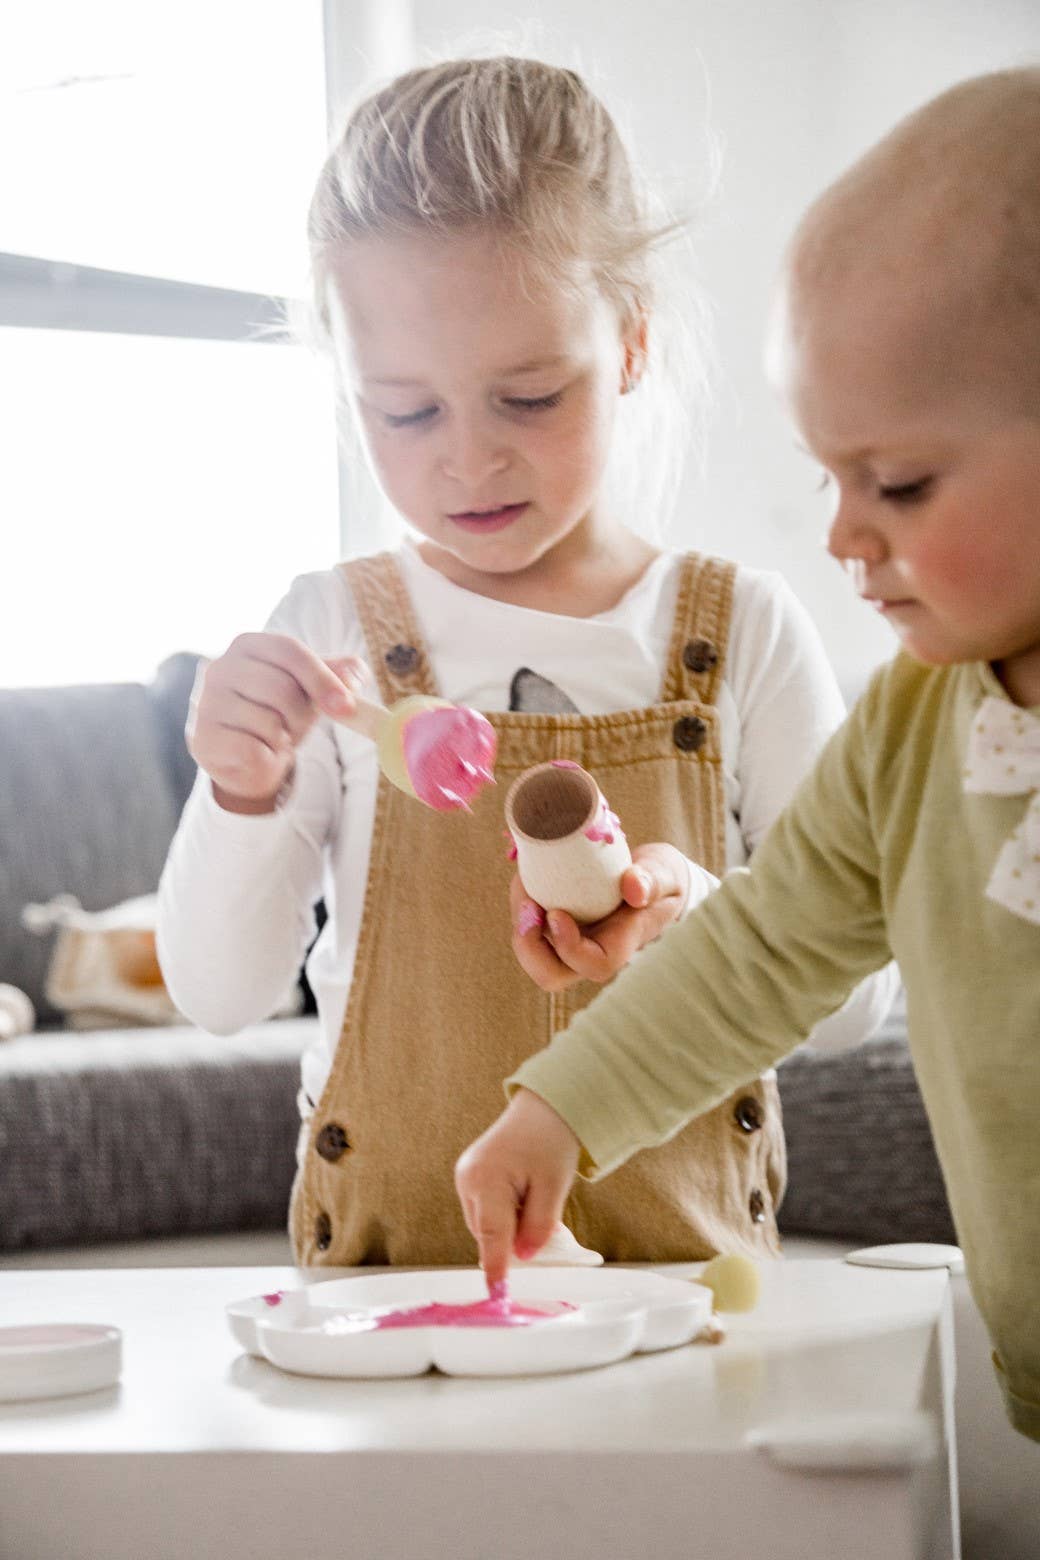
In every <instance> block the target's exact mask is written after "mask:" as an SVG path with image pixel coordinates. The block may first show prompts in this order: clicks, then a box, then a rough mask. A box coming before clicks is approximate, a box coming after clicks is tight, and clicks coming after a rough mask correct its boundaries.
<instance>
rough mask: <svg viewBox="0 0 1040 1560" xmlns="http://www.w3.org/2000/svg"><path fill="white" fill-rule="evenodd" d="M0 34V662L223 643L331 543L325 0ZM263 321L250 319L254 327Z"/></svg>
mask: <svg viewBox="0 0 1040 1560" xmlns="http://www.w3.org/2000/svg"><path fill="white" fill-rule="evenodd" d="M19 10H20V14H19V17H18V20H17V23H16V24H15V23H14V22H11V23H10V24H9V26H8V28H7V32H8V36H6V37H5V38H4V39H3V46H2V48H0V137H2V144H4V145H5V146H7V147H16V148H17V155H15V156H7V157H5V158H4V159H3V161H2V164H0V427H2V429H3V458H2V459H0V515H2V516H3V522H2V526H3V556H4V571H3V572H4V580H5V585H6V591H5V595H6V602H5V610H4V621H3V629H2V631H0V683H2V684H3V685H6V686H16V685H19V684H22V685H25V684H42V683H52V682H84V681H93V680H122V679H129V678H146V677H148V676H149V675H150V674H151V672H152V671H153V670H154V667H155V665H156V664H157V662H158V661H160V660H161V659H162V658H163V657H164V656H165V655H167V654H169V653H170V652H172V651H174V650H180V649H191V650H201V651H203V652H204V653H208V654H216V653H219V652H220V651H221V650H222V649H223V648H224V646H225V645H226V643H227V641H228V640H229V639H230V638H231V637H232V636H233V635H234V634H235V633H236V632H239V631H240V630H242V629H244V628H255V627H259V626H261V625H262V623H263V620H264V618H265V617H266V615H267V613H268V612H269V610H270V609H271V607H272V606H273V605H274V604H275V602H276V601H277V600H278V598H279V597H280V596H281V594H282V593H283V592H284V590H285V589H286V588H287V587H288V584H289V582H290V580H291V578H292V576H293V575H294V574H297V573H300V572H302V571H304V570H306V569H310V568H318V567H324V566H327V565H328V564H329V563H330V562H331V561H332V560H333V559H334V557H335V556H336V554H337V550H338V500H337V463H336V448H335V433H334V417H333V409H332V397H331V387H330V385H329V383H328V381H327V377H326V373H325V371H324V369H323V367H322V366H321V365H320V364H319V363H318V362H316V360H315V359H314V358H313V357H312V356H311V355H310V354H309V353H308V352H306V351H305V350H304V349H302V348H299V347H297V346H294V345H289V344H285V343H276V342H273V341H272V340H270V339H264V337H263V331H264V328H265V327H266V326H268V325H269V324H270V322H271V321H272V319H274V318H276V317H277V316H278V312H279V300H280V298H282V297H283V296H286V295H294V294H296V295H298V294H299V293H300V291H301V289H302V288H303V287H304V286H305V285H306V249H305V236H304V225H305V217H306V207H307V201H308V199H309V195H310V189H311V186H312V184H313V180H314V177H315V175H316V172H317V169H318V166H319V163H320V160H321V157H322V155H323V152H324V145H325V94H324V65H323V50H322V17H321V6H320V4H318V3H317V0H315V3H313V4H306V3H301V0H265V4H264V5H263V6H259V7H258V6H256V5H254V4H250V3H247V0H180V3H179V4H178V6H177V7H175V8H172V9H166V8H164V9H162V10H158V9H157V8H155V7H151V6H141V5H139V4H137V3H136V0H135V3H120V0H92V3H91V4H90V5H89V6H81V5H76V4H54V3H49V0H36V3H35V4H34V5H33V6H26V7H21V8H19ZM258 338H259V339H258Z"/></svg>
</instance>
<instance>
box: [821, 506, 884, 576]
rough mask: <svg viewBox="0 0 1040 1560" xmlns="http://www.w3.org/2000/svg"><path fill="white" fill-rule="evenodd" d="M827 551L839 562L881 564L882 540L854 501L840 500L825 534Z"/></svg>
mask: <svg viewBox="0 0 1040 1560" xmlns="http://www.w3.org/2000/svg"><path fill="white" fill-rule="evenodd" d="M827 551H828V552H829V553H830V555H831V557H832V558H837V560H838V562H839V563H880V562H881V560H882V558H883V557H884V554H885V539H884V537H883V536H882V534H881V532H880V531H879V530H878V528H877V526H875V525H874V524H873V523H872V522H871V520H870V517H869V516H868V515H866V514H864V513H863V512H862V510H861V509H860V507H859V506H858V505H857V504H856V502H855V500H854V499H846V498H844V497H843V498H842V500H841V502H840V503H839V505H838V507H837V509H836V510H835V513H834V518H833V520H832V521H831V523H830V528H829V530H828V532H827Z"/></svg>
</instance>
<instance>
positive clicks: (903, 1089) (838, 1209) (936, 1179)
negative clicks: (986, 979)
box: [777, 1005, 957, 1245]
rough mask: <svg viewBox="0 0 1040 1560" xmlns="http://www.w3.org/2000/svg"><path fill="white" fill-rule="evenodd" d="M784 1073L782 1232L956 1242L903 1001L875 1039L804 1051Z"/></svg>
mask: <svg viewBox="0 0 1040 1560" xmlns="http://www.w3.org/2000/svg"><path fill="white" fill-rule="evenodd" d="M777 1078H778V1082H779V1086H780V1098H781V1102H782V1104H783V1111H784V1132H785V1135H786V1138H787V1166H788V1184H787V1193H786V1196H785V1197H784V1200H783V1202H782V1204H781V1206H780V1212H779V1221H778V1222H779V1225H780V1231H781V1234H784V1233H796V1232H797V1233H799V1234H806V1235H825V1236H832V1237H834V1238H840V1239H844V1240H854V1241H857V1242H860V1243H862V1244H863V1245H885V1244H887V1243H889V1242H891V1241H919V1240H923V1241H948V1242H954V1241H956V1238H957V1237H956V1234H955V1232H954V1227H953V1219H952V1216H951V1214H950V1208H949V1204H948V1202H947V1200H946V1186H945V1183H944V1181H943V1176H942V1171H941V1170H940V1168H939V1161H938V1159H937V1157H936V1153H935V1145H934V1143H933V1141H932V1134H931V1129H930V1127H929V1125H928V1117H927V1115H926V1113H925V1108H924V1104H923V1102H922V1099H921V1091H920V1089H919V1088H918V1086H917V1078H916V1076H915V1074H914V1068H913V1063H912V1062H911V1060H910V1050H909V1047H908V1045H907V1040H906V1019H905V1014H904V1011H903V1009H902V1006H901V1005H900V1006H897V1007H896V1009H895V1010H894V1011H893V1013H892V1015H891V1016H890V1018H889V1019H888V1020H887V1021H886V1023H885V1025H884V1026H883V1027H882V1029H881V1030H880V1032H879V1034H878V1036H877V1037H876V1038H875V1039H874V1040H871V1041H868V1042H867V1043H866V1044H865V1045H861V1046H858V1047H857V1048H856V1049H855V1050H852V1051H843V1052H837V1053H835V1054H833V1055H831V1054H827V1053H822V1052H815V1051H812V1050H809V1049H808V1048H806V1049H804V1050H801V1051H796V1052H795V1053H794V1055H793V1056H790V1057H788V1059H787V1061H786V1062H784V1063H783V1065H782V1066H781V1067H780V1068H779V1070H778V1074H777Z"/></svg>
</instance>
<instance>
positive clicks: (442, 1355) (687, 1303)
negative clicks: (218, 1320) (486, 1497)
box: [227, 1268, 712, 1377]
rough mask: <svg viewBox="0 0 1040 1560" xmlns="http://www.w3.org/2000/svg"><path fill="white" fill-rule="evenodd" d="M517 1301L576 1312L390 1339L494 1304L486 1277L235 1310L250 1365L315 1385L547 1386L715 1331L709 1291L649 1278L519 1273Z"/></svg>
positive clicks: (258, 1303)
mask: <svg viewBox="0 0 1040 1560" xmlns="http://www.w3.org/2000/svg"><path fill="white" fill-rule="evenodd" d="M509 1293H510V1297H511V1298H512V1299H513V1300H514V1301H516V1302H518V1303H520V1304H523V1305H531V1306H535V1305H537V1304H538V1303H539V1302H545V1303H553V1302H557V1303H558V1302H561V1301H562V1302H564V1303H565V1304H566V1305H567V1306H568V1307H571V1308H572V1309H568V1310H566V1311H564V1312H563V1313H562V1314H560V1315H555V1316H549V1317H546V1318H545V1319H544V1320H539V1321H535V1322H531V1323H530V1324H529V1325H526V1326H516V1327H498V1326H484V1327H474V1326H452V1325H447V1326H445V1325H440V1326H419V1327H412V1326H407V1327H402V1326H393V1327H382V1328H381V1327H378V1326H375V1325H373V1324H374V1322H375V1321H376V1320H377V1319H378V1318H379V1317H380V1316H382V1315H385V1314H386V1313H387V1312H388V1311H396V1310H403V1309H406V1308H409V1307H413V1306H414V1307H418V1306H427V1305H430V1304H441V1305H466V1304H470V1303H474V1302H477V1301H480V1300H483V1299H485V1298H486V1295H487V1291H486V1288H485V1285H484V1277H483V1274H482V1273H481V1271H480V1269H479V1268H454V1269H438V1270H434V1271H429V1272H397V1271H393V1272H388V1273H386V1272H385V1273H373V1274H371V1275H368V1274H366V1275H364V1276H362V1277H359V1278H341V1279H329V1280H326V1281H324V1282H321V1283H316V1284H310V1285H307V1286H306V1287H304V1288H301V1289H288V1290H281V1291H279V1293H278V1294H277V1295H254V1296H253V1297H251V1298H250V1299H247V1300H240V1301H236V1302H235V1303H234V1304H232V1305H229V1306H228V1307H227V1317H228V1323H229V1325H230V1327H231V1331H232V1333H233V1335H234V1337H235V1339H236V1340H237V1341H238V1343H239V1344H241V1346H242V1348H243V1349H245V1350H246V1352H247V1353H249V1354H255V1355H257V1356H258V1357H259V1358H261V1359H266V1360H269V1361H270V1363H271V1364H272V1365H276V1366H278V1368H279V1369H281V1370H286V1371H290V1372H292V1373H294V1374H296V1375H303V1376H348V1377H350V1376H355V1377H357V1376H360V1377H365V1376H420V1375H422V1374H423V1373H424V1372H425V1371H428V1370H432V1369H436V1370H439V1371H442V1372H444V1373H445V1374H446V1375H451V1376H522V1375H546V1374H549V1373H552V1372H554V1371H567V1370H587V1369H590V1368H591V1367H593V1366H597V1365H610V1364H613V1363H614V1362H615V1361H616V1360H622V1359H625V1358H627V1356H628V1355H630V1354H635V1353H643V1352H649V1351H651V1350H656V1349H670V1348H675V1347H676V1346H677V1345H679V1344H683V1343H690V1342H691V1341H692V1340H693V1339H694V1338H696V1337H697V1336H698V1334H699V1333H700V1332H701V1330H702V1329H703V1328H704V1327H705V1326H706V1324H707V1323H708V1322H709V1321H710V1319H711V1310H712V1295H711V1291H710V1290H709V1289H706V1288H704V1286H703V1285H700V1284H692V1283H687V1282H685V1281H684V1280H682V1279H675V1278H666V1277H664V1275H663V1274H659V1273H648V1272H645V1271H642V1270H637V1269H631V1270H629V1269H603V1268H514V1269H513V1270H512V1272H511V1273H510V1277H509Z"/></svg>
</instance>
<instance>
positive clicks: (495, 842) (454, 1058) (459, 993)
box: [290, 554, 785, 1265]
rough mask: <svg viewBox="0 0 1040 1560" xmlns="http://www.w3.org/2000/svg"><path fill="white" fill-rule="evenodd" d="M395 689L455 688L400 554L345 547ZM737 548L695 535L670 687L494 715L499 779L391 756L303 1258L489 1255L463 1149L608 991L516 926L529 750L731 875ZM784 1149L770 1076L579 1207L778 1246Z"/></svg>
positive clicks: (609, 1231) (650, 1256) (636, 835)
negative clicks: (409, 765)
mask: <svg viewBox="0 0 1040 1560" xmlns="http://www.w3.org/2000/svg"><path fill="white" fill-rule="evenodd" d="M343 567H344V569H345V570H346V573H347V577H348V579H349V582H350V586H351V590H352V592H353V595H354V599H355V601H356V603H357V609H358V612H359V614H360V618H361V624H362V627H363V629H364V634H365V640H366V643H367V647H368V654H369V659H370V663H371V665H372V667H373V669H374V670H375V672H376V673H377V675H378V678H379V682H380V685H381V690H382V694H383V697H384V699H385V700H386V701H387V703H390V702H392V701H394V700H395V699H398V698H400V697H402V696H403V695H405V694H410V693H426V694H437V692H438V689H437V688H436V686H435V685H434V682H433V678H432V674H431V670H430V663H429V658H428V656H427V654H426V651H425V649H424V647H423V644H422V641H421V638H420V634H419V630H418V627H417V624H416V621H415V617H414V614H413V611H412V608H411V603H410V601H409V598H408V595H407V592H406V589H405V587H404V584H403V581H402V579H401V576H400V574H399V572H398V570H397V566H396V564H395V563H394V561H393V558H392V557H391V556H390V555H388V554H382V555H379V556H377V557H373V558H365V559H361V560H358V561H356V562H353V563H350V564H345V565H343ZM732 589H733V566H732V565H731V564H727V563H722V562H720V561H718V560H716V559H709V558H703V557H700V556H698V555H696V554H691V555H690V556H688V557H687V558H686V559H685V560H684V562H683V566H682V577H681V582H680V587H679V595H678V602H677V606H676V613H675V622H674V627H673V632H672V639H671V645H670V649H669V654H668V664H667V668H666V672H665V679H664V686H663V688H662V690H661V695H660V702H659V703H657V704H654V705H652V706H650V707H649V708H647V709H636V710H622V711H620V712H618V713H615V714H610V715H591V716H584V715H569V714H567V715H541V714H519V713H512V712H510V713H506V714H498V713H492V714H489V717H488V718H489V719H490V720H491V722H492V724H493V725H494V727H495V730H496V732H497V735H498V757H497V760H496V763H495V773H496V778H497V781H498V784H497V786H494V787H487V788H486V789H485V790H484V791H483V793H482V794H481V795H480V796H479V798H478V799H477V801H476V802H475V804H474V808H473V812H472V814H467V813H464V812H463V813H438V812H434V811H432V810H431V809H429V808H427V807H424V806H422V805H421V804H420V803H418V802H416V801H415V800H414V799H413V798H411V797H409V796H406V795H404V793H402V792H401V791H398V790H396V789H395V788H394V787H393V786H391V785H390V784H389V783H388V781H387V780H386V779H385V778H384V777H382V776H380V780H379V791H378V799H377V803H376V812H375V821H374V827H373V835H372V852H371V862H370V865H369V870H368V882H367V885H366V890H365V903H364V910H363V915H362V922H361V932H360V937H359V941H358V947H357V959H356V964H355V968H354V978H353V982H352V985H351V989H350V995H349V998H348V1001H347V1008H346V1013H345V1016H344V1020H343V1029H342V1033H341V1035H340V1040H339V1044H338V1046H337V1049H336V1055H335V1058H334V1060H333V1064H332V1068H331V1071H330V1074H329V1077H328V1081H327V1083H326V1086H325V1089H324V1091H323V1093H322V1096H321V1099H320V1100H319V1101H318V1103H317V1105H316V1107H315V1110H314V1115H313V1117H312V1119H311V1122H310V1129H309V1137H308V1142H307V1147H306V1150H305V1152H304V1155H303V1158H302V1162H301V1166H300V1169H299V1171H298V1173H297V1177H296V1185H295V1187H294V1189H293V1200H292V1210H291V1215H290V1223H291V1229H292V1236H293V1244H294V1248H295V1252H296V1259H297V1261H298V1262H300V1263H327V1264H330V1265H353V1264H358V1263H399V1264H414V1265H423V1264H437V1263H455V1262H457V1263H471V1262H473V1261H474V1260H475V1258H476V1246H475V1243H474V1241H473V1239H472V1237H471V1236H470V1234H469V1232H468V1230H467V1229H466V1226H465V1223H464V1221H463V1218H462V1213H461V1210H460V1208H459V1205H458V1202H457V1199H456V1196H455V1189H454V1181H453V1169H454V1164H455V1160H456V1158H457V1157H458V1155H459V1154H460V1153H461V1151H462V1150H463V1149H464V1148H465V1147H466V1145H467V1144H468V1143H470V1142H471V1141H472V1139H473V1138H474V1137H476V1136H478V1134H479V1133H481V1132H482V1131H483V1130H484V1129H485V1128H486V1127H487V1126H488V1125H490V1123H491V1122H492V1121H493V1120H494V1118H495V1117H496V1116H497V1115H498V1114H499V1112H500V1111H501V1109H502V1108H503V1104H504V1099H503V1093H502V1080H503V1079H504V1078H505V1077H506V1076H507V1074H509V1073H511V1072H512V1071H513V1069H514V1068H515V1067H517V1066H518V1064H519V1063H520V1062H521V1061H522V1060H523V1059H524V1058H525V1057H527V1056H529V1055H531V1053H532V1052H533V1051H535V1050H536V1049H537V1048H538V1047H540V1046H543V1045H546V1044H547V1043H548V1042H549V1040H550V1039H551V1037H552V1036H553V1035H554V1034H555V1033H556V1031H557V1030H559V1029H562V1028H563V1027H564V1026H565V1025H566V1024H567V1022H568V1020H569V1019H570V1017H571V1016H572V1014H573V1013H574V1012H576V1010H577V1009H578V1008H579V1007H581V1006H583V1005H584V1004H585V1003H586V1002H588V1001H590V1000H591V998H592V997H593V996H594V995H595V994H596V992H597V991H598V990H599V988H598V987H597V986H594V985H593V984H591V983H589V982H585V981H583V982H581V983H580V984H579V985H578V986H576V987H574V988H572V989H571V990H569V991H567V992H565V993H562V994H560V995H554V996H551V995H549V994H547V993H546V992H543V991H541V990H540V989H539V988H538V987H537V986H536V985H535V984H534V982H533V981H532V980H531V979H530V978H529V977H528V976H527V975H525V974H524V972H523V971H522V970H521V968H520V967H519V965H518V964H517V962H516V959H515V958H514V955H513V951H512V948H511V946H510V924H509V893H508V890H509V882H510V878H511V876H512V872H513V867H512V865H511V863H510V861H509V860H508V855H507V851H508V843H509V842H508V839H507V837H506V834H505V825H504V818H503V801H504V798H505V794H506V792H507V790H508V789H509V786H510V784H511V783H512V781H513V780H514V779H515V777H516V776H517V775H518V774H519V773H520V772H521V770H523V769H526V768H528V766H529V765H531V764H536V763H541V762H543V761H544V760H546V759H552V758H569V759H574V760H575V761H576V762H577V763H579V764H581V765H583V766H584V767H585V768H586V769H588V770H590V771H591V772H592V774H593V775H595V777H596V779H597V781H598V782H599V784H600V787H601V789H602V791H603V794H604V795H605V796H606V797H607V799H608V801H609V803H610V805H611V807H612V808H613V810H614V811H615V812H616V813H617V815H618V816H619V818H620V819H621V823H622V827H623V828H624V829H625V831H626V833H627V835H628V838H629V841H630V843H631V844H632V845H636V844H640V843H646V842H649V841H653V840H667V841H669V842H670V843H672V844H674V845H676V846H677V847H678V848H679V850H681V851H683V852H684V853H685V854H686V855H687V856H689V857H691V858H692V859H693V860H696V861H699V862H701V863H702V864H703V865H705V866H706V867H708V868H709V869H710V870H711V871H713V872H715V873H718V874H720V875H721V873H722V871H723V869H724V865H725V860H724V856H725V843H724V841H725V833H724V822H725V799H724V794H723V782H722V763H721V751H720V740H719V717H718V712H717V710H716V709H715V707H714V700H715V695H716V691H717V688H718V685H719V682H720V679H721V676H722V668H723V663H724V659H725V650H726V639H727V633H728V628H729V617H730V607H731V600H732ZM784 1174H785V1159H784V1142H783V1129H782V1125H781V1119H780V1105H779V1098H778V1094H777V1089H776V1084H775V1081H774V1080H772V1079H762V1080H758V1081H756V1082H754V1083H751V1084H748V1085H747V1086H746V1087H745V1088H743V1089H741V1090H740V1091H739V1093H738V1094H736V1095H734V1096H733V1097H732V1098H731V1099H729V1100H727V1101H726V1102H725V1103H724V1104H722V1105H720V1106H718V1107H717V1108H716V1109H715V1110H713V1111H711V1112H710V1113H709V1114H708V1115H705V1116H701V1117H700V1118H698V1119H697V1120H695V1121H693V1122H691V1123H690V1124H689V1125H688V1126H687V1127H685V1128H684V1129H683V1130H682V1131H681V1132H680V1133H679V1134H678V1135H677V1136H676V1137H674V1138H673V1139H672V1140H671V1141H670V1142H668V1143H666V1144H664V1145H663V1146H661V1147H660V1148H655V1149H650V1150H644V1151H643V1152H641V1153H638V1154H636V1155H635V1156H634V1157H633V1158H632V1159H631V1160H630V1161H629V1162H628V1163H627V1164H625V1165H623V1166H622V1167H621V1169H619V1170H617V1171H615V1172H614V1174H613V1175H610V1176H608V1177H606V1178H605V1179H604V1180H603V1181H601V1182H598V1183H596V1184H589V1183H584V1182H579V1183H578V1184H577V1185H576V1187H575V1189H574V1191H573V1193H572V1195H571V1198H570V1200H569V1202H568V1204H567V1209H566V1214H565V1218H566V1222H567V1223H568V1224H569V1225H570V1227H571V1229H572V1230H573V1232H574V1234H575V1235H576V1236H577V1238H578V1240H579V1241H581V1243H582V1244H583V1245H586V1246H590V1247H593V1248H594V1249H595V1250H597V1251H600V1252H602V1253H603V1255H604V1257H605V1258H606V1259H607V1260H608V1261H647V1262H672V1261H697V1260H700V1259H703V1258H705V1257H710V1256H712V1255H714V1253H716V1252H717V1251H744V1252H747V1253H750V1254H752V1255H755V1254H758V1255H766V1254H769V1253H775V1252H776V1251H777V1250H778V1249H779V1242H778V1238H777V1232H776V1220H775V1213H774V1210H775V1207H776V1204H777V1202H778V1201H779V1198H780V1195H781V1192H782V1189H783V1182H784Z"/></svg>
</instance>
